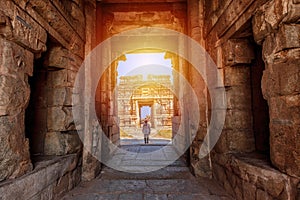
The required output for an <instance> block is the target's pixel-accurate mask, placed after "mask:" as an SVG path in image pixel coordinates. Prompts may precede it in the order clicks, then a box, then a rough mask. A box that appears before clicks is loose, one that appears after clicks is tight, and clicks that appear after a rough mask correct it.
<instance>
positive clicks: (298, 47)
mask: <svg viewBox="0 0 300 200" xmlns="http://www.w3.org/2000/svg"><path fill="white" fill-rule="evenodd" d="M299 13H300V3H299V2H298V1H281V0H279V1H270V2H268V3H267V4H265V5H264V6H262V7H261V8H260V9H259V10H258V11H257V13H256V14H255V17H254V19H253V33H254V38H255V40H256V41H257V42H258V43H259V44H262V46H263V59H264V61H265V63H266V70H265V71H264V74H263V79H262V91H263V95H264V98H265V99H266V100H267V101H268V104H269V108H270V155H271V161H272V164H273V165H274V166H276V167H277V168H278V169H279V170H280V171H282V172H284V173H287V174H289V175H291V176H295V177H298V178H299V177H300V163H299V162H300V149H299V145H300V135H299V133H300V124H299V119H300V104H299V103H300V99H299V94H300V85H299V82H300V77H299V74H300V59H299V58H300V42H299V41H300V26H299V24H298V23H299V19H300V14H299Z"/></svg>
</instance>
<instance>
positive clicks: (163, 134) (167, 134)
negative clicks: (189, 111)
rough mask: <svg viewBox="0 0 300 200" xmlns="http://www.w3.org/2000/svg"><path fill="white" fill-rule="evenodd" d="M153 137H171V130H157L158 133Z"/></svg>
mask: <svg viewBox="0 0 300 200" xmlns="http://www.w3.org/2000/svg"><path fill="white" fill-rule="evenodd" d="M155 137H159V138H166V139H171V138H172V130H171V129H161V130H158V133H157V134H156V135H155Z"/></svg>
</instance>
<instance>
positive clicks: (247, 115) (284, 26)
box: [203, 0, 299, 199]
mask: <svg viewBox="0 0 300 200" xmlns="http://www.w3.org/2000/svg"><path fill="white" fill-rule="evenodd" d="M265 3H266V1H229V0H228V1H205V6H204V8H205V19H208V20H207V21H205V23H204V36H203V37H204V39H205V41H206V49H207V50H208V52H209V53H210V55H211V57H212V58H213V59H214V61H215V62H216V64H217V65H218V67H219V70H220V72H221V74H222V75H223V77H224V80H223V81H224V85H225V89H226V96H227V107H228V109H227V115H226V120H225V125H224V129H223V131H222V135H221V137H220V139H219V141H218V143H217V145H216V147H215V149H214V151H213V154H212V161H213V163H212V168H213V176H214V178H216V179H217V180H219V181H220V182H221V183H222V184H223V186H224V187H225V188H226V189H227V190H228V191H229V192H230V193H231V194H232V195H233V196H235V197H236V198H238V199H274V198H277V199H295V198H296V195H297V191H296V190H297V183H298V182H299V165H298V164H297V160H299V155H298V154H299V152H298V149H299V148H298V147H299V144H298V143H299V139H298V136H299V134H298V133H299V128H298V127H299V124H298V121H299V120H297V119H298V118H299V109H298V108H299V105H298V104H299V99H298V98H297V97H298V96H299V88H298V87H297V86H298V85H299V84H298V83H299V80H298V74H299V62H298V61H299V51H298V49H297V48H299V42H298V41H299V28H298V25H297V24H295V23H297V22H299V16H298V15H299V14H298V13H299V12H297V11H299V4H298V3H297V2H296V1H268V3H267V4H265ZM262 5H263V6H262ZM253 13H256V14H255V15H254V17H253ZM252 17H253V18H252ZM253 37H254V39H255V41H256V42H257V43H258V44H259V45H262V46H263V47H262V56H263V59H264V61H265V67H266V70H264V72H263V78H262V85H259V84H258V83H259V80H257V79H258V78H259V77H260V76H261V70H262V69H260V70H257V66H258V65H259V66H260V67H262V64H259V63H257V60H258V61H259V60H261V58H257V56H260V53H259V52H258V53H257V52H256V53H255V51H260V49H259V48H257V47H255V46H256V45H254V44H253ZM254 60H256V61H255V62H254ZM253 67H256V69H252V68H253ZM252 76H256V77H252ZM258 88H261V89H262V93H263V95H264V98H265V99H266V100H267V101H268V106H267V105H266V104H265V102H263V100H262V99H261V98H259V99H255V98H257V96H254V95H261V93H260V92H259V91H258ZM258 107H262V109H264V111H260V112H263V113H262V116H264V117H263V119H262V120H263V121H261V122H259V120H260V117H261V116H258V113H254V112H256V110H257V109H258ZM268 107H269V113H267V111H268ZM266 114H269V115H270V122H269V123H270V124H269V127H270V143H269V145H270V155H271V161H272V163H270V162H268V154H269V153H268V152H265V155H264V156H261V155H258V154H256V153H251V152H254V151H262V152H263V151H266V150H268V147H263V145H265V144H268V143H267V141H268V138H266V137H268V133H267V132H268V129H267V126H266V124H265V123H266V119H268V116H267V115H266ZM257 123H258V124H257ZM260 128H263V130H265V133H263V132H264V131H263V130H261V129H260ZM260 142H262V143H263V144H261V143H260ZM241 153H242V154H241ZM276 168H277V169H278V170H276ZM274 183H277V184H274Z"/></svg>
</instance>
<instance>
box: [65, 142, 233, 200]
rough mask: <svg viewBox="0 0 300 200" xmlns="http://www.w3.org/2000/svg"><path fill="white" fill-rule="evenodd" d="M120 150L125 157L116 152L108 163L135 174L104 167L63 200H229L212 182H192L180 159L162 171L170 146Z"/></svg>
mask: <svg viewBox="0 0 300 200" xmlns="http://www.w3.org/2000/svg"><path fill="white" fill-rule="evenodd" d="M122 150H125V151H124V152H126V153H124V152H122V153H120V151H116V157H115V158H113V159H112V160H115V159H116V158H119V159H120V162H119V165H120V166H121V169H122V167H123V168H126V167H127V168H126V170H128V169H131V170H132V172H135V173H128V172H124V171H118V170H116V169H112V168H110V167H104V168H103V170H102V173H101V175H100V176H99V177H98V178H97V179H95V180H93V181H91V182H83V183H81V184H80V185H79V186H78V187H77V188H75V189H74V190H73V191H71V192H70V193H68V194H66V195H65V196H64V197H63V200H75V199H76V200H81V199H82V200H85V199H87V200H89V199H93V200H106V199H107V200H123V199H124V200H130V199H132V200H142V199H143V200H155V199H156V200H176V199H178V200H185V199H187V200H192V199H195V200H201V199H205V200H210V199H222V200H223V199H231V198H230V196H229V195H228V194H226V192H225V191H224V190H223V188H221V187H220V186H219V185H218V184H217V183H216V182H215V181H213V180H210V179H206V178H195V177H194V176H193V175H192V174H191V173H190V171H189V169H188V167H187V166H186V164H185V161H184V160H183V159H182V158H179V159H177V160H176V161H173V162H172V163H171V164H169V165H168V166H166V167H163V165H165V164H166V162H170V160H168V159H169V158H170V157H168V153H169V154H170V153H171V154H172V156H174V152H175V151H174V148H173V146H171V145H166V146H159V145H131V146H128V145H127V146H123V147H122ZM145 153H146V154H145ZM143 155H148V157H143ZM149 155H150V156H149ZM151 156H152V157H151ZM172 158H174V157H172ZM150 163H151V165H150ZM149 165H150V166H149ZM156 167H160V168H159V169H158V170H157V171H151V172H146V173H143V170H146V171H149V169H150V170H151V169H153V170H154V169H156ZM134 170H136V171H134ZM136 172H139V173H136Z"/></svg>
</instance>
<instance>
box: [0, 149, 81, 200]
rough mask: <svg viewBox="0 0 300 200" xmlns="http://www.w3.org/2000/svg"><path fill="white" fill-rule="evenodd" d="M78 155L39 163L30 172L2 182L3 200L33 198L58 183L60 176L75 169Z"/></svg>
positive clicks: (0, 186) (0, 187)
mask: <svg viewBox="0 0 300 200" xmlns="http://www.w3.org/2000/svg"><path fill="white" fill-rule="evenodd" d="M76 163H77V155H68V156H65V157H61V158H56V159H53V160H52V161H50V162H45V163H44V164H42V162H40V163H39V167H36V169H35V170H33V171H32V172H30V173H27V174H26V175H24V176H22V177H20V178H18V179H14V180H13V181H12V180H7V181H4V182H1V184H0V194H1V199H2V200H11V199H16V200H17V199H18V200H21V199H31V198H33V197H35V196H36V195H38V194H39V193H40V192H42V191H43V190H44V189H46V188H47V187H48V186H49V185H51V184H56V183H57V181H58V180H59V178H60V177H62V176H63V175H64V174H66V173H68V172H71V171H72V170H74V169H75V167H76V165H77V164H76ZM68 187H69V186H68Z"/></svg>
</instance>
